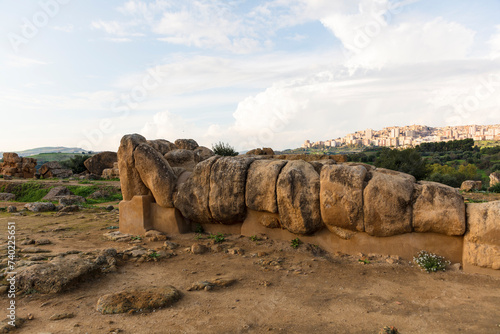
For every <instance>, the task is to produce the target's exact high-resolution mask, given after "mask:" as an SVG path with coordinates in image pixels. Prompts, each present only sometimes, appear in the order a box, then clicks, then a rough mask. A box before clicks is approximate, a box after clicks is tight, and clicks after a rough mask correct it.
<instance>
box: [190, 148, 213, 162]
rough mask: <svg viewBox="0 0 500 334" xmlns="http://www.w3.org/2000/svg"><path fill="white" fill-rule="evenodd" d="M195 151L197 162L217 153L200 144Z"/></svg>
mask: <svg viewBox="0 0 500 334" xmlns="http://www.w3.org/2000/svg"><path fill="white" fill-rule="evenodd" d="M193 152H194V160H195V161H196V163H198V162H201V161H203V160H207V159H208V158H210V157H213V156H214V155H215V153H214V152H213V151H212V150H211V149H209V148H207V147H205V146H199V147H197V148H195V149H194V151H193Z"/></svg>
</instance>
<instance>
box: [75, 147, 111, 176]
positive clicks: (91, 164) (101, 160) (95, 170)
mask: <svg viewBox="0 0 500 334" xmlns="http://www.w3.org/2000/svg"><path fill="white" fill-rule="evenodd" d="M117 161H118V155H117V154H116V152H110V151H105V152H101V153H98V154H96V155H94V156H92V157H90V158H88V159H87V160H85V161H84V162H83V164H84V165H85V167H86V168H87V170H88V171H89V172H91V173H92V174H96V175H102V171H103V170H105V169H106V168H113V165H114V163H115V162H117Z"/></svg>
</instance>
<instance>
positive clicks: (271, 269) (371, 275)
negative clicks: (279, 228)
mask: <svg viewBox="0 0 500 334" xmlns="http://www.w3.org/2000/svg"><path fill="white" fill-rule="evenodd" d="M113 204H115V205H116V203H113ZM8 222H15V224H16V231H17V233H16V237H17V242H20V241H21V240H23V239H24V238H26V237H30V238H34V239H39V238H48V239H50V240H51V241H52V242H53V244H50V245H44V246H40V247H43V248H46V249H48V250H50V251H51V252H52V253H60V252H64V251H68V250H80V251H92V250H96V249H104V248H110V247H112V248H116V249H117V250H124V249H126V248H130V247H131V246H132V245H131V244H129V243H128V242H113V241H108V240H106V239H105V238H104V237H103V234H104V233H106V232H107V231H109V229H106V227H109V226H116V225H118V214H117V213H116V212H107V211H105V210H104V209H102V210H101V209H85V210H84V211H81V212H77V213H74V214H69V215H65V216H59V217H58V216H57V214H56V213H43V214H39V215H35V214H33V213H29V214H28V215H27V216H13V215H12V214H10V213H5V212H3V213H0V229H1V230H2V231H4V232H2V233H1V242H2V244H5V243H6V235H7V233H6V231H7V223H8ZM258 237H259V238H260V240H257V241H253V240H250V238H248V237H241V236H237V235H230V236H226V240H225V241H224V242H223V243H222V245H226V246H227V247H229V248H233V247H240V248H242V249H243V250H244V254H243V255H233V254H229V253H225V252H219V253H213V252H208V253H205V254H201V255H194V254H192V253H190V252H188V251H187V250H186V247H190V246H191V245H192V244H193V243H195V242H201V243H205V244H208V243H209V242H210V240H208V239H204V238H202V239H199V237H198V238H197V235H196V234H195V233H191V234H184V235H173V236H169V240H170V241H173V242H176V243H178V244H180V245H181V247H179V248H177V249H175V251H174V252H175V254H176V256H173V257H171V258H167V259H161V260H159V261H157V262H155V261H152V262H144V263H140V264H139V263H132V262H129V261H124V262H123V263H121V265H120V266H119V267H118V270H117V271H116V272H113V273H108V274H106V275H104V276H101V277H100V278H95V279H93V280H90V281H87V282H84V283H82V284H80V285H78V286H75V287H73V288H72V289H70V290H69V291H67V292H65V293H61V294H56V295H43V294H39V293H33V294H29V295H24V296H22V295H18V296H17V297H16V302H17V310H16V311H17V316H18V317H28V314H31V315H32V316H33V319H32V320H28V321H26V323H25V324H24V325H23V326H22V327H21V328H19V329H17V330H16V331H15V333H30V334H32V333H35V334H36V333H53V334H56V333H378V332H379V330H380V329H381V328H382V327H384V326H389V325H392V326H395V327H397V328H398V329H399V332H400V333H458V332H463V333H500V278H498V277H496V278H495V277H489V276H482V275H472V274H465V273H462V272H461V271H446V272H439V273H432V274H427V273H425V272H422V271H420V270H419V269H418V268H417V267H415V266H414V265H412V264H410V263H408V262H404V261H402V260H400V261H394V259H388V258H383V257H371V258H370V257H367V256H364V255H361V254H360V255H359V256H347V255H342V254H326V253H322V252H320V251H318V250H317V248H315V247H311V246H308V245H306V244H302V245H300V246H299V248H298V249H294V248H292V247H291V245H290V242H282V241H273V240H269V239H265V236H258ZM197 239H199V240H197ZM140 244H142V245H143V246H144V247H146V248H150V249H154V248H157V247H161V246H162V245H163V242H162V241H157V242H149V241H148V242H145V241H143V240H141V241H140ZM133 245H136V244H133ZM18 247H23V246H19V245H18ZM21 255H22V254H21ZM1 256H2V257H4V258H5V257H6V255H5V248H2V251H1ZM361 258H363V259H367V260H369V261H366V262H369V263H367V264H364V263H363V262H360V261H359V260H360V259H361ZM390 262H395V263H390ZM217 277H226V278H234V279H237V282H236V283H235V284H234V285H232V286H230V287H227V288H223V289H219V290H213V291H203V290H202V291H187V288H189V287H190V286H191V284H193V283H195V282H198V281H202V280H207V279H212V278H217ZM163 285H172V286H174V287H176V288H177V289H179V290H180V291H181V292H182V295H183V296H182V298H181V300H180V301H178V302H177V303H176V304H174V305H173V306H171V307H169V308H165V309H161V310H156V311H155V312H151V313H135V314H117V315H102V314H100V313H98V312H97V311H96V310H95V308H96V303H97V300H98V299H99V297H100V296H102V295H104V294H107V293H110V292H118V291H122V290H127V289H131V288H134V287H149V286H163ZM8 302H9V299H8V298H7V296H6V295H4V296H2V297H0V303H1V305H3V306H2V307H1V309H2V310H4V312H7V311H6V307H7V305H8ZM64 312H72V313H74V314H75V317H74V318H70V319H63V320H59V321H50V320H49V318H50V317H51V316H52V315H54V314H58V313H64ZM2 317H3V316H2Z"/></svg>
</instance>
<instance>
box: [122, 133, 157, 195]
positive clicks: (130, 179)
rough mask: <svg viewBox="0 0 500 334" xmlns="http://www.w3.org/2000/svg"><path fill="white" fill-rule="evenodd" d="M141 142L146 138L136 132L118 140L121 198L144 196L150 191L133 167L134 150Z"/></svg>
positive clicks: (144, 141)
mask: <svg viewBox="0 0 500 334" xmlns="http://www.w3.org/2000/svg"><path fill="white" fill-rule="evenodd" d="M143 143H146V138H144V137H143V136H141V135H138V134H132V135H125V136H123V138H122V139H121V141H120V147H119V148H118V167H119V169H120V185H121V189H122V194H123V199H124V200H126V201H130V200H131V199H132V197H134V196H136V195H137V196H145V195H148V194H149V193H150V192H149V189H148V188H147V187H146V185H145V184H144V183H143V182H142V180H141V177H140V176H139V173H138V172H137V169H136V168H135V159H134V150H135V148H136V147H137V146H139V145H140V144H143Z"/></svg>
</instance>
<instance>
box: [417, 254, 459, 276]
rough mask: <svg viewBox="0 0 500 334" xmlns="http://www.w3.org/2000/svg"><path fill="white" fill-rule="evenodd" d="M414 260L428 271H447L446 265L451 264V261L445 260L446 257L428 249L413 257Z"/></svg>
mask: <svg viewBox="0 0 500 334" xmlns="http://www.w3.org/2000/svg"><path fill="white" fill-rule="evenodd" d="M413 262H415V263H416V264H417V265H418V266H419V267H420V268H421V269H422V270H425V271H426V272H428V273H431V272H436V271H438V270H442V271H445V269H446V266H449V265H450V264H451V262H450V261H447V260H445V258H444V257H442V256H439V255H436V254H432V253H428V252H426V251H420V252H419V253H418V254H417V256H416V257H414V258H413Z"/></svg>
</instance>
